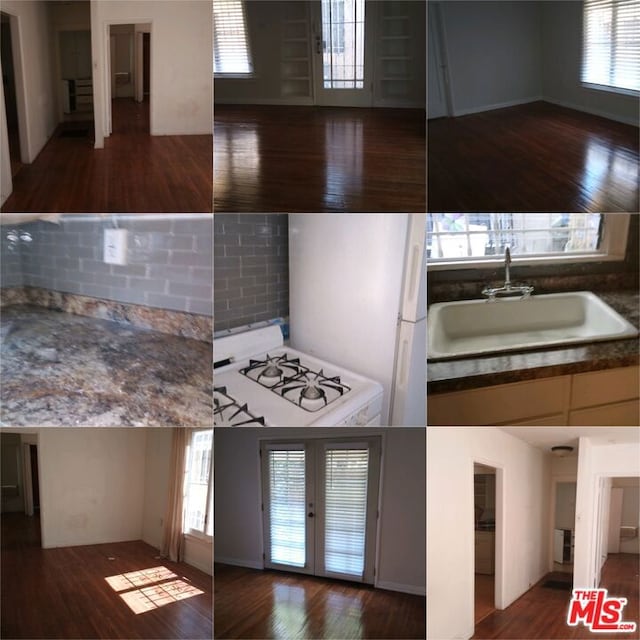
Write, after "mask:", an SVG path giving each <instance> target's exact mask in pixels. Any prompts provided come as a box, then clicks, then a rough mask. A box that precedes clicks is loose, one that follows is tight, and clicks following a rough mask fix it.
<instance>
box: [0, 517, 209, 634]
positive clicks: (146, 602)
mask: <svg viewBox="0 0 640 640" xmlns="http://www.w3.org/2000/svg"><path fill="white" fill-rule="evenodd" d="M12 515H13V514H12ZM24 517H25V516H23V518H24ZM11 520H13V522H11ZM20 527H22V530H23V531H24V530H25V525H24V523H22V524H21V523H20V522H18V521H17V520H16V519H15V518H6V517H5V515H4V514H3V516H2V591H1V593H2V597H1V613H2V620H1V623H0V637H2V638H65V639H66V638H122V639H132V638H149V639H151V638H172V639H181V638H194V639H196V638H197V639H202V638H211V637H212V634H213V626H212V593H211V592H212V589H211V586H212V585H211V577H210V576H208V575H206V574H205V573H203V572H201V571H198V570H197V569H194V568H193V567H190V566H189V565H187V564H184V563H175V562H170V561H168V560H166V559H164V558H163V559H159V558H158V552H157V550H156V549H154V548H153V547H151V546H149V545H148V544H145V543H144V542H141V541H137V542H120V543H114V544H100V545H90V546H82V547H63V548H56V549H40V548H39V547H38V546H37V545H35V546H34V545H33V544H29V545H26V544H23V543H21V542H20V534H19V531H20ZM27 528H28V527H27ZM157 567H163V568H165V569H166V570H168V571H163V570H156V571H154V572H149V571H147V572H146V573H145V574H140V573H136V574H134V575H131V572H141V571H143V570H148V569H152V568H157ZM123 574H126V575H123ZM172 574H175V575H172ZM107 578H109V579H110V581H109V582H108V581H107ZM200 592H201V593H200Z"/></svg>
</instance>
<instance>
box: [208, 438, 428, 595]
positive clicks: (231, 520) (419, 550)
mask: <svg viewBox="0 0 640 640" xmlns="http://www.w3.org/2000/svg"><path fill="white" fill-rule="evenodd" d="M356 433H357V434H358V435H380V434H383V433H384V437H385V440H384V441H383V443H385V444H383V446H384V447H385V448H384V452H383V467H382V470H381V478H382V486H381V492H380V525H379V538H378V549H379V554H378V560H377V583H376V584H377V586H379V587H380V588H384V589H393V590H399V591H405V592H409V593H424V585H425V507H424V505H425V454H424V451H425V434H424V430H422V429H401V428H394V429H385V430H382V429H357V430H354V429H353V428H350V429H321V428H318V429H306V430H305V429H296V428H293V429H269V430H268V431H265V430H264V429H250V428H247V429H242V430H240V429H238V430H233V429H218V430H216V433H215V458H214V464H215V480H214V481H215V501H214V504H215V540H216V542H215V559H216V562H224V563H227V564H237V565H240V566H247V567H253V568H256V569H261V568H262V567H263V564H262V562H263V561H262V551H263V542H262V515H261V510H260V504H261V492H260V459H259V441H260V440H259V438H260V437H262V438H278V437H291V438H296V437H308V438H311V437H315V438H318V437H345V436H355V435H356Z"/></svg>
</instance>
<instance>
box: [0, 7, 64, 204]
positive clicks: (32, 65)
mask: <svg viewBox="0 0 640 640" xmlns="http://www.w3.org/2000/svg"><path fill="white" fill-rule="evenodd" d="M48 4H49V3H47V2H43V1H39V2H34V1H29V0H27V1H24V0H2V11H3V12H4V13H7V14H9V16H11V18H12V36H13V64H14V68H15V71H16V76H17V78H16V85H17V86H16V93H17V103H18V113H19V117H22V114H24V117H22V120H21V122H20V146H21V156H22V160H23V161H24V162H27V163H30V162H33V161H34V160H35V159H36V156H37V155H38V154H39V153H40V151H41V150H42V147H44V145H45V143H46V142H47V140H48V139H49V137H50V136H51V134H52V133H53V131H54V129H55V127H56V125H57V124H58V112H57V98H56V91H55V83H54V76H55V71H54V63H53V60H52V56H51V51H52V49H51V46H52V45H51V42H52V39H51V30H50V26H49V7H48ZM14 25H15V26H16V29H13V26H14ZM16 33H17V36H18V37H17V38H16V37H15V35H16ZM20 79H21V80H20ZM2 97H3V96H2ZM1 111H2V112H1V113H0V117H2V116H4V117H3V121H4V122H3V124H2V125H1V133H2V134H3V135H2V142H1V143H0V144H1V145H2V146H1V148H0V159H1V160H2V166H1V167H0V171H1V174H2V178H1V181H0V184H1V186H2V191H1V196H2V202H4V201H5V200H6V199H7V198H8V197H9V195H11V188H12V187H11V165H10V164H9V162H7V161H6V159H7V158H8V157H9V148H8V143H7V139H6V134H5V131H6V130H5V126H6V115H5V114H4V97H3V106H2V109H1Z"/></svg>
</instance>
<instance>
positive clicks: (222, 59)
mask: <svg viewBox="0 0 640 640" xmlns="http://www.w3.org/2000/svg"><path fill="white" fill-rule="evenodd" d="M213 70H214V73H219V74H249V73H251V72H252V71H253V69H252V65H251V55H250V52H249V43H248V40H247V25H246V21H245V15H244V7H243V4H242V0H214V1H213Z"/></svg>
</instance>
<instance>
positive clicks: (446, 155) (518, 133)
mask: <svg viewBox="0 0 640 640" xmlns="http://www.w3.org/2000/svg"><path fill="white" fill-rule="evenodd" d="M428 29H429V44H428V60H429V66H428V92H427V93H428V108H427V110H428V117H429V124H428V152H427V155H428V202H427V206H428V210H429V211H473V212H478V211H482V212H484V211H500V212H511V211H548V212H561V211H562V212H564V211H576V212H603V211H604V212H610V211H621V212H631V211H638V208H639V200H638V163H639V151H638V149H639V135H638V125H639V115H638V114H639V98H638V96H639V95H640V94H639V92H640V56H639V55H638V52H639V50H640V49H639V47H640V1H638V0H605V1H597V0H584V2H582V1H573V0H554V1H553V2H544V1H542V2H515V1H514V2H510V1H506V2H487V1H484V0H481V1H480V2H429V11H428Z"/></svg>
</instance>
